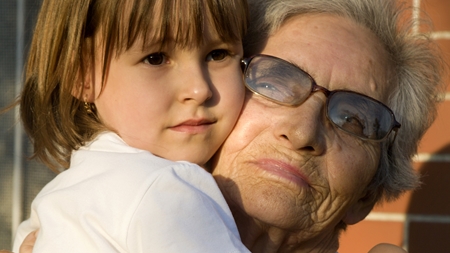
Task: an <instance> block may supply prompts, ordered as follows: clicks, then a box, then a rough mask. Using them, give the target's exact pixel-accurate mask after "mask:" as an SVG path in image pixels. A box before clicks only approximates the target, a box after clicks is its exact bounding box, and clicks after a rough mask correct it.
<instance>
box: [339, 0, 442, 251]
mask: <svg viewBox="0 0 450 253" xmlns="http://www.w3.org/2000/svg"><path fill="white" fill-rule="evenodd" d="M408 1H410V3H409V4H411V5H413V6H414V7H417V9H416V10H419V9H420V12H422V11H424V12H425V13H427V14H428V16H429V17H430V18H431V19H432V21H433V33H432V38H433V39H435V40H436V41H437V43H438V44H439V45H440V47H441V49H442V53H443V55H444V58H445V59H446V61H447V64H450V0H408ZM420 12H417V11H414V12H413V15H412V18H416V17H417V16H418V15H423V14H419V13H420ZM445 80H446V83H447V84H450V73H447V76H446V79H445ZM443 95H445V101H444V102H443V103H442V104H441V106H440V108H439V114H438V118H437V120H436V121H435V122H434V124H433V125H432V126H431V128H430V129H429V131H428V132H427V133H426V135H425V137H424V139H423V140H422V142H421V145H420V147H419V155H418V156H417V159H416V161H415V168H416V169H417V170H418V171H420V172H421V173H422V175H423V178H422V182H423V185H422V187H421V189H419V190H417V191H414V192H412V193H408V194H405V195H404V196H402V197H401V198H400V199H398V200H397V201H395V202H392V203H385V204H383V205H382V206H377V207H376V208H375V209H374V210H373V211H372V213H371V214H370V215H369V216H368V217H367V218H366V219H365V220H364V221H362V222H360V223H358V224H356V225H354V226H350V227H349V228H348V230H347V232H345V233H344V235H343V236H342V238H341V247H340V249H339V252H340V253H356V252H358V253H361V252H368V250H369V249H370V248H371V247H372V246H374V245H375V244H377V243H380V242H389V243H393V244H396V245H399V246H402V247H403V248H405V249H406V250H408V252H409V253H428V252H433V253H447V252H450V87H448V88H447V92H446V94H443Z"/></svg>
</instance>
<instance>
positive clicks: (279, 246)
mask: <svg viewBox="0 0 450 253" xmlns="http://www.w3.org/2000/svg"><path fill="white" fill-rule="evenodd" d="M250 3H251V6H250V10H251V13H252V15H253V17H252V18H251V22H250V23H251V27H250V31H249V34H248V36H247V41H246V43H245V45H246V48H245V50H246V53H247V55H248V56H250V57H249V58H247V59H246V60H245V61H244V62H245V64H244V65H245V66H244V67H245V69H244V76H245V81H246V85H247V88H248V92H247V96H246V102H245V106H244V108H243V111H242V114H241V116H240V119H239V121H238V123H237V125H236V127H235V129H234V131H233V132H232V133H231V135H230V136H229V138H228V139H227V141H226V142H225V144H224V145H223V147H222V148H221V150H220V151H219V153H218V154H217V155H216V157H215V159H214V160H213V163H212V165H213V168H214V170H213V175H214V176H215V178H216V180H217V182H218V184H219V187H220V188H221V190H222V192H223V194H224V196H225V198H226V200H227V202H228V204H229V206H230V208H231V210H232V212H233V215H234V217H235V220H236V222H237V225H238V228H239V230H240V234H241V237H242V240H243V242H244V244H245V245H246V246H247V247H248V248H249V249H250V250H251V251H252V252H333V253H334V252H336V250H337V249H338V248H339V241H338V239H339V234H340V232H341V231H343V230H344V229H345V228H346V227H347V225H351V224H355V223H357V222H359V221H361V220H362V219H364V217H366V215H367V214H368V213H369V212H370V210H371V209H372V207H373V206H374V205H375V204H376V203H378V202H380V201H382V200H393V199H395V198H397V197H398V196H399V195H400V194H401V193H403V192H404V191H406V190H410V189H413V188H415V187H416V186H417V185H418V175H416V173H415V172H414V170H413V168H412V165H411V163H412V157H413V156H414V154H415V153H416V151H417V145H418V141H419V140H420V138H421V137H422V135H423V134H424V132H425V130H426V129H427V128H428V127H429V126H430V124H431V122H432V121H433V120H434V118H435V114H436V104H437V96H438V93H439V92H440V91H441V88H442V85H441V60H440V58H439V57H438V56H437V52H436V51H435V50H434V49H433V46H432V43H431V41H430V40H428V39H427V38H425V37H423V36H421V35H419V34H412V33H410V29H409V28H411V27H410V26H407V25H406V24H405V26H401V27H400V26H399V22H398V19H399V15H400V13H401V12H400V11H399V10H398V9H397V7H398V6H397V5H396V2H395V0H365V1H361V0H251V1H250ZM32 236H34V235H32ZM25 246H26V247H27V248H28V249H29V245H25ZM389 250H392V248H390V247H389V246H387V245H379V246H377V247H376V248H374V249H373V250H372V251H371V253H372V252H389ZM399 251H400V249H398V248H397V249H393V251H392V252H399Z"/></svg>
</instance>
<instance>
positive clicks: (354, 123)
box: [341, 115, 366, 136]
mask: <svg viewBox="0 0 450 253" xmlns="http://www.w3.org/2000/svg"><path fill="white" fill-rule="evenodd" d="M341 127H342V128H344V129H345V130H347V131H349V132H351V133H354V134H357V135H359V136H365V134H364V129H365V128H366V127H365V124H364V121H363V120H362V119H360V118H359V117H358V116H357V115H353V116H352V115H347V116H345V118H344V121H343V124H342V126H341Z"/></svg>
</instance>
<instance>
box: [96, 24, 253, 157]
mask: <svg viewBox="0 0 450 253" xmlns="http://www.w3.org/2000/svg"><path fill="white" fill-rule="evenodd" d="M205 30H206V31H205V35H204V36H205V43H204V44H203V45H201V46H199V47H197V48H180V47H177V45H175V44H173V43H170V42H169V43H168V46H165V47H163V48H162V49H161V48H160V47H159V44H155V45H148V46H147V45H145V46H144V47H143V44H142V41H140V40H137V42H136V43H135V44H134V45H133V46H132V47H131V48H130V49H129V50H127V51H125V52H124V53H122V54H120V55H118V56H117V57H116V56H115V54H114V53H113V57H112V59H111V62H110V65H109V66H108V69H107V72H106V77H105V81H104V86H103V88H102V85H101V83H102V68H101V61H100V60H98V59H102V57H100V56H101V55H97V56H96V59H97V61H96V63H95V70H94V75H93V79H94V80H92V81H91V82H89V81H88V83H91V85H90V89H88V92H89V91H90V96H88V101H91V102H94V103H95V106H96V109H97V113H98V116H99V118H100V119H101V121H102V122H103V123H104V124H105V125H106V126H107V127H109V128H110V129H112V130H114V131H115V132H116V133H118V134H119V135H120V137H122V138H123V140H124V141H125V142H126V143H127V144H129V145H130V146H133V147H136V148H140V149H143V150H148V151H150V152H151V153H153V154H155V155H157V156H160V157H163V158H166V159H170V160H185V161H190V162H193V163H197V164H199V165H204V164H205V163H206V162H207V161H208V160H209V159H210V158H211V156H212V155H213V154H214V153H215V152H216V151H217V149H218V148H219V146H220V145H221V144H222V142H223V141H224V140H225V138H226V137H227V136H228V134H229V133H230V131H231V130H232V128H233V126H234V124H235V122H236V120H237V118H238V115H239V113H240V110H241V107H242V103H243V99H244V86H243V83H242V72H241V68H240V60H241V58H242V55H243V51H242V45H241V43H234V44H232V43H224V42H223V41H221V40H220V39H218V36H217V35H216V34H215V33H213V32H211V31H212V30H214V29H205ZM96 51H97V52H102V50H96Z"/></svg>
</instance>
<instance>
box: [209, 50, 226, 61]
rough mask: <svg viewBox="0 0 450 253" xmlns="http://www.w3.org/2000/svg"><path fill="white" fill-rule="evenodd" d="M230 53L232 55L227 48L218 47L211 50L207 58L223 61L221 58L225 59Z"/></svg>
mask: <svg viewBox="0 0 450 253" xmlns="http://www.w3.org/2000/svg"><path fill="white" fill-rule="evenodd" d="M228 55H230V53H229V52H228V51H227V50H225V49H217V50H213V51H211V53H209V54H208V55H207V56H206V60H207V61H221V60H223V59H225V58H226V57H227V56H228Z"/></svg>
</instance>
